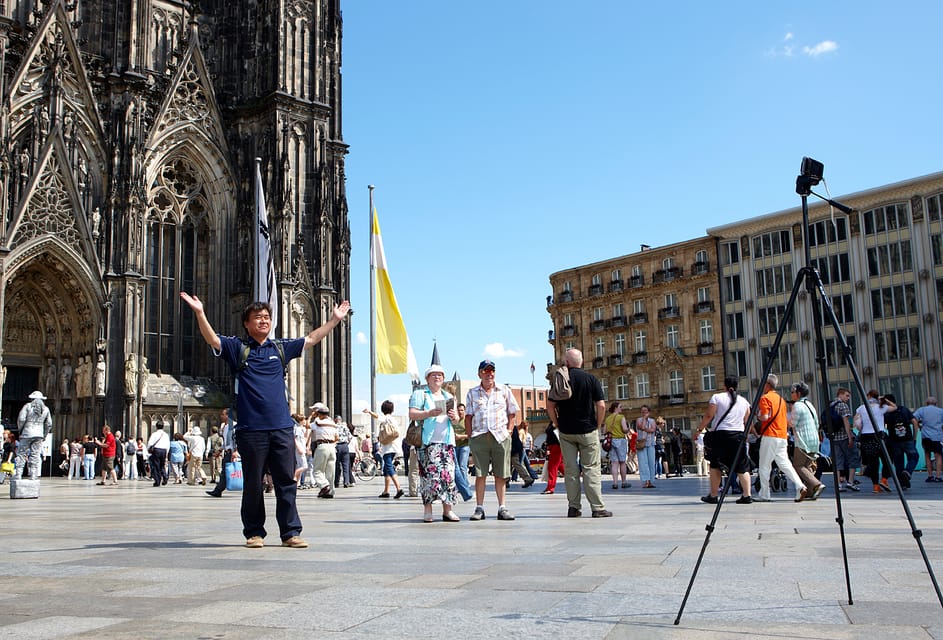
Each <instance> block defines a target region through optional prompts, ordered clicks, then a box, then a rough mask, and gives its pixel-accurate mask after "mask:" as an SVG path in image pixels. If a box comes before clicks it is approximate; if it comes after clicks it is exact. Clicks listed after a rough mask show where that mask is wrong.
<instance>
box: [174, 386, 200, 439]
mask: <svg viewBox="0 0 943 640" xmlns="http://www.w3.org/2000/svg"><path fill="white" fill-rule="evenodd" d="M170 391H171V393H173V394H174V396H175V397H176V398H177V430H178V432H179V433H186V432H187V430H186V429H184V425H183V401H184V399H187V400H189V399H190V398H196V399H197V400H199V399H200V398H202V397H203V396H204V395H206V389H205V388H204V387H203V385H201V384H197V385H194V386H193V387H186V386H180V385H179V384H175V385H174V386H173V387H171V388H170Z"/></svg>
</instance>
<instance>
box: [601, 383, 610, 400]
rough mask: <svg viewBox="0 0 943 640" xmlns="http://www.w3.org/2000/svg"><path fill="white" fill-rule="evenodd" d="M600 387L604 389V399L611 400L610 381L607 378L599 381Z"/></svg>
mask: <svg viewBox="0 0 943 640" xmlns="http://www.w3.org/2000/svg"><path fill="white" fill-rule="evenodd" d="M599 386H601V387H602V397H603V398H606V399H607V400H608V399H609V380H607V379H606V378H600V379H599Z"/></svg>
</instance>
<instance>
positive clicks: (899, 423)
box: [882, 393, 920, 489]
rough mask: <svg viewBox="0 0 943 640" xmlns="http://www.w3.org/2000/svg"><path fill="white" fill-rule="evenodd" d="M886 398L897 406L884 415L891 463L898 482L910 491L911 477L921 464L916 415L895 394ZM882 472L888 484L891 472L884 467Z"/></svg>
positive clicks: (888, 394) (887, 395) (887, 394)
mask: <svg viewBox="0 0 943 640" xmlns="http://www.w3.org/2000/svg"><path fill="white" fill-rule="evenodd" d="M884 397H885V398H886V399H887V400H890V401H891V402H893V403H894V404H896V405H897V409H895V410H894V411H888V412H887V413H885V414H884V427H885V428H886V429H887V449H888V453H890V454H891V461H892V462H893V463H894V468H895V469H896V470H897V481H898V482H899V483H900V485H901V486H902V487H903V488H904V489H909V488H910V476H912V475H913V473H914V469H916V468H917V463H918V462H920V454H919V453H917V443H916V440H915V438H914V436H915V434H916V431H917V429H916V427H915V426H914V422H915V420H914V414H913V413H911V411H910V409H908V408H907V407H905V406H904V405H903V404H900V403H898V402H897V398H895V397H894V395H893V394H891V393H886V394H884ZM905 459H906V465H905V463H904V460H905ZM882 471H883V473H882V475H883V476H884V477H883V480H884V481H885V482H886V481H887V479H888V477H890V475H891V470H890V468H888V466H887V465H884V466H883V470H882Z"/></svg>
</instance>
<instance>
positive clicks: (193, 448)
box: [183, 425, 206, 486]
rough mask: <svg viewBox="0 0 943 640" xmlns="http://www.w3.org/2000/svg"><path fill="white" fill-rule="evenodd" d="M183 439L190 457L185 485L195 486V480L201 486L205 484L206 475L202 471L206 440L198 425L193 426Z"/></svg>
mask: <svg viewBox="0 0 943 640" xmlns="http://www.w3.org/2000/svg"><path fill="white" fill-rule="evenodd" d="M183 439H184V440H186V441H187V449H189V451H190V457H189V459H188V462H187V484H188V485H191V486H192V485H195V484H196V483H197V478H199V483H200V484H202V485H205V484H206V473H205V472H204V471H203V456H204V455H205V454H206V438H204V437H203V431H202V430H201V429H200V427H199V426H198V425H193V426H192V427H190V430H189V431H187V432H186V433H185V434H184V436H183Z"/></svg>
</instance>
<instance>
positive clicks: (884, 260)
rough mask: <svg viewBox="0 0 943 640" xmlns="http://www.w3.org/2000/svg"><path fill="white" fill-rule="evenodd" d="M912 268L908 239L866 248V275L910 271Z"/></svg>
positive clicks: (873, 275)
mask: <svg viewBox="0 0 943 640" xmlns="http://www.w3.org/2000/svg"><path fill="white" fill-rule="evenodd" d="M913 268H914V263H913V256H912V255H911V249H910V240H901V241H900V242H892V243H890V244H885V245H881V246H879V247H869V248H868V275H870V276H872V277H876V276H886V275H889V274H892V273H901V272H903V271H912V270H913Z"/></svg>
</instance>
